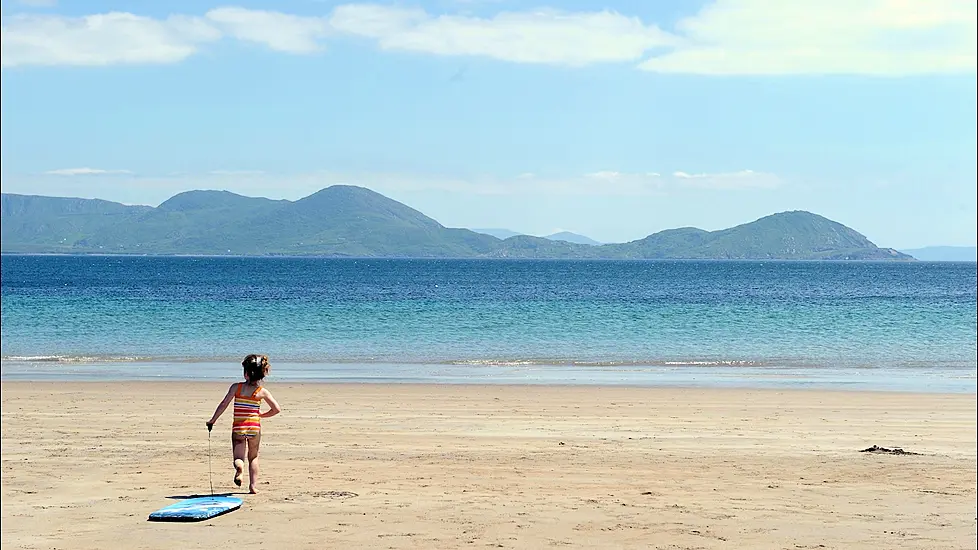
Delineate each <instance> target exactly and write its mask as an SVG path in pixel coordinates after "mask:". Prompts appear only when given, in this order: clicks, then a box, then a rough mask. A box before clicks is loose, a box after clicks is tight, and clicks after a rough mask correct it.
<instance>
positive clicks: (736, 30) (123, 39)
mask: <svg viewBox="0 0 978 550" xmlns="http://www.w3.org/2000/svg"><path fill="white" fill-rule="evenodd" d="M27 1H28V2H31V3H33V4H38V3H43V2H46V1H48V0H27ZM976 19H978V16H976V2H975V1H974V0H859V1H852V0H820V1H799V2H793V1H786V0H717V1H715V2H713V3H710V4H708V5H706V6H705V7H704V8H703V9H701V10H700V12H699V13H696V14H694V15H691V16H689V17H687V18H685V19H682V20H680V21H679V22H678V23H677V24H676V25H675V28H674V29H673V30H672V32H666V31H664V30H662V29H661V28H660V27H659V26H657V25H655V24H652V23H646V22H643V21H642V20H640V19H639V18H637V17H629V16H627V15H623V14H619V13H617V12H613V11H600V12H566V11H558V10H550V9H540V10H529V11H519V12H515V11H510V12H500V13H498V14H496V15H494V16H492V17H476V16H469V15H459V14H445V15H433V14H430V13H428V12H426V11H424V10H423V9H418V8H404V7H398V6H384V5H378V4H369V3H359V4H346V5H341V6H337V7H336V8H335V9H334V10H333V11H332V12H331V13H329V14H324V15H323V16H322V17H315V16H300V15H292V14H286V13H281V12H276V11H266V10H251V9H246V8H242V7H235V6H226V7H219V8H216V9H213V10H210V11H208V12H207V13H206V14H204V15H203V16H186V15H173V16H170V17H167V18H165V19H156V18H151V17H144V16H140V15H134V14H131V13H121V12H111V13H105V14H99V15H88V16H83V17H67V16H56V15H41V14H21V15H12V16H6V15H5V16H3V28H2V42H3V44H2V45H3V47H2V50H3V53H2V65H3V66H4V67H13V66H23V65H87V66H98V65H112V64H127V63H128V64H134V63H175V62H179V61H181V60H183V59H186V58H187V57H188V56H191V55H193V54H194V53H196V52H197V51H198V49H199V48H200V47H201V45H203V44H205V43H208V42H213V41H217V40H220V39H221V38H223V37H229V38H233V39H236V40H241V41H247V42H253V43H258V44H261V45H263V46H265V47H268V48H270V49H272V50H276V51H281V52H287V53H293V54H306V53H311V52H316V51H319V50H321V49H322V47H323V42H324V41H325V40H326V39H327V38H329V37H332V36H333V35H348V36H354V37H361V38H367V39H370V40H373V41H376V43H377V45H378V46H379V47H380V48H381V49H383V50H398V51H410V52H418V53H427V54H433V55H443V56H481V57H487V58H492V59H498V60H503V61H509V62H514V63H545V64H554V65H564V66H574V67H579V66H585V65H591V64H597V63H623V62H632V63H637V64H638V67H640V68H641V69H644V70H647V71H654V72H662V73H689V74H709V75H778V74H860V75H885V76H901V75H912V74H932V73H974V72H975V70H976V43H978V33H976Z"/></svg>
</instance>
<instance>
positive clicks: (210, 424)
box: [207, 422, 214, 432]
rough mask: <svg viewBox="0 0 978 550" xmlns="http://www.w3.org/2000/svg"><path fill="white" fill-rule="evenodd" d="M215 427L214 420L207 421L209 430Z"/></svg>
mask: <svg viewBox="0 0 978 550" xmlns="http://www.w3.org/2000/svg"><path fill="white" fill-rule="evenodd" d="M213 429H214V423H213V422H208V423H207V431H208V432H210V431H211V430H213Z"/></svg>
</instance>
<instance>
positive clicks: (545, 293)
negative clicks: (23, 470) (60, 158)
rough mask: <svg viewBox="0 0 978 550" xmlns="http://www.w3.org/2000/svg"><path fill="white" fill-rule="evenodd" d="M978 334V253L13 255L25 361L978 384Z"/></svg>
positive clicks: (610, 378)
mask: <svg viewBox="0 0 978 550" xmlns="http://www.w3.org/2000/svg"><path fill="white" fill-rule="evenodd" d="M976 341H978V321H976V266H975V264H974V263H965V264H956V263H924V262H916V263H863V262H853V263H848V262H846V263H843V262H811V263H809V262H693V261H530V260H525V261H502V260H406V259H405V260H376V259H371V260H356V259H316V258H190V257H179V258H174V257H105V256H102V257H93V256H11V255H4V256H3V257H2V336H0V344H2V364H3V378H4V379H8V380H9V379H39V378H50V377H55V378H57V377H69V378H70V377H90V378H144V377H150V378H152V377H167V378H173V377H176V378H226V377H234V376H236V375H237V374H238V373H237V371H236V370H235V367H234V366H235V365H236V363H237V362H238V361H240V358H241V357H243V356H244V355H245V354H247V353H257V352H261V353H266V354H268V355H270V356H271V359H272V363H273V372H274V373H275V376H276V377H277V378H279V379H282V380H286V379H292V380H300V379H301V380H311V379H316V380H342V381H348V380H384V381H391V380H393V381H416V380H420V381H442V382H466V381H469V382H478V383H509V382H519V383H607V384H615V383H636V384H653V385H654V384H684V383H693V384H707V385H725V384H734V385H739V384H747V385H759V386H763V385H774V386H791V385H806V384H815V385H820V386H825V385H828V386H833V385H835V386H840V387H859V388H866V389H873V388H878V389H925V390H926V389H938V390H940V391H975V370H976V347H978V346H976ZM220 365H224V367H220ZM222 368H223V369H225V370H222Z"/></svg>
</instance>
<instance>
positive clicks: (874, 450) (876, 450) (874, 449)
mask: <svg viewBox="0 0 978 550" xmlns="http://www.w3.org/2000/svg"><path fill="white" fill-rule="evenodd" d="M859 452H861V453H874V454H883V455H919V454H920V453H912V452H910V451H904V450H903V449H901V448H900V447H894V448H892V449H887V448H886V447H880V446H879V445H873V446H872V447H869V448H867V449H863V450H861V451H859Z"/></svg>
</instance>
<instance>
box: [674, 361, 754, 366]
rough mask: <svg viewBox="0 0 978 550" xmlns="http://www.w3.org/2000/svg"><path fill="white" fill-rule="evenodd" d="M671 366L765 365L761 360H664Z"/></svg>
mask: <svg viewBox="0 0 978 550" xmlns="http://www.w3.org/2000/svg"><path fill="white" fill-rule="evenodd" d="M662 364H663V365H666V366H669V367H756V366H760V365H763V364H764V363H762V362H760V361H742V360H727V361H723V360H718V361H663V362H662Z"/></svg>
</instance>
